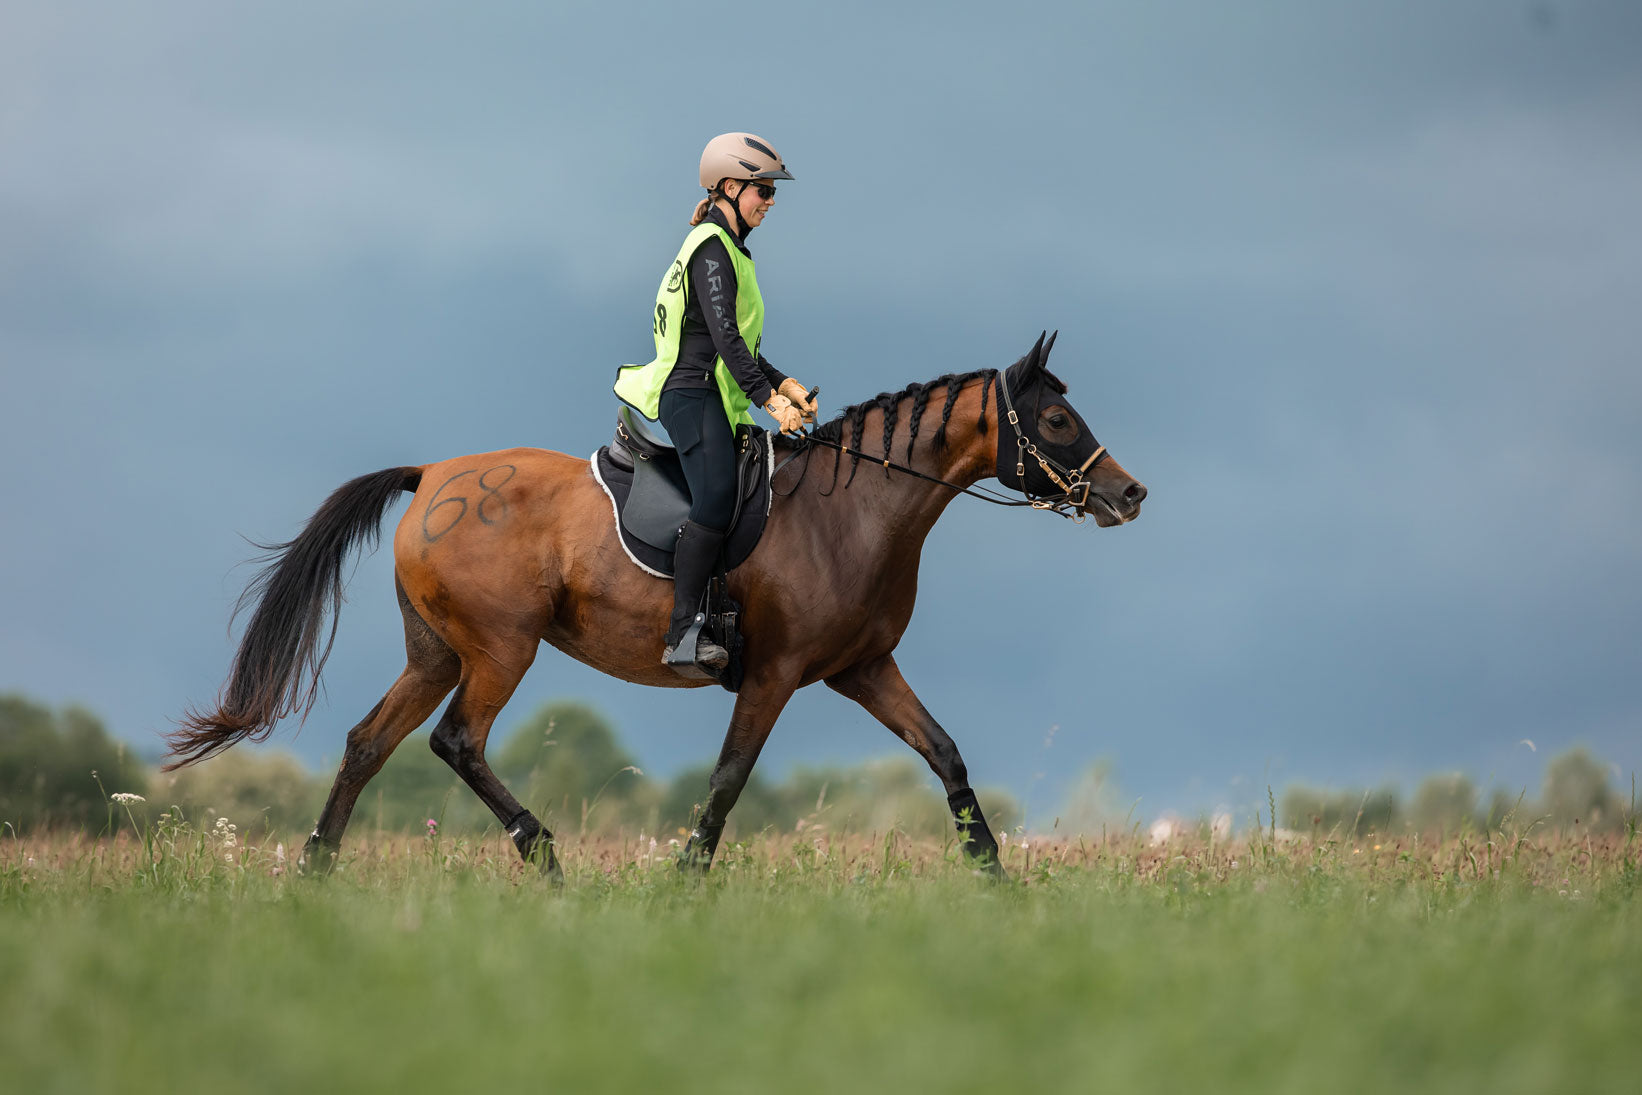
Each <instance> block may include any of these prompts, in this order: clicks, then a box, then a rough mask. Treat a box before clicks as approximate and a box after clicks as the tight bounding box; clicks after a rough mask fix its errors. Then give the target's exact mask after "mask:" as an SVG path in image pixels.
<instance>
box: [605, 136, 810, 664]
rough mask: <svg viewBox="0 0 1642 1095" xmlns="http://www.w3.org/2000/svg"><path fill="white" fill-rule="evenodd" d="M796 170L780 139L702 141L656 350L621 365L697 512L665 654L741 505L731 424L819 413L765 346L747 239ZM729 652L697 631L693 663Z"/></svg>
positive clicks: (681, 553)
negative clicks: (670, 448) (639, 361)
mask: <svg viewBox="0 0 1642 1095" xmlns="http://www.w3.org/2000/svg"><path fill="white" fill-rule="evenodd" d="M791 178H792V176H791V175H789V174H788V173H787V169H786V166H785V165H784V164H783V163H782V162H781V157H780V156H778V155H776V152H775V149H773V148H771V147H770V145H769V144H768V143H767V142H765V141H763V140H760V139H759V138H758V137H755V136H754V135H753V134H751V133H724V134H721V135H719V136H717V137H714V138H713V139H712V140H711V141H708V142H707V147H706V149H705V150H703V151H702V153H701V185H702V186H703V187H704V188H706V190H707V196H706V197H705V198H703V199H702V200H701V202H700V203H698V204H697V205H696V210H695V215H694V216H692V217H691V218H690V224H691V225H692V230H691V232H690V234H689V235H688V236H686V237H685V240H684V246H683V247H682V248H680V249H679V253H678V257H677V258H675V259H674V260H673V264H672V266H671V267H669V268H668V271H667V274H666V276H664V277H663V278H662V283H661V289H660V290H659V291H658V292H657V294H656V308H655V312H654V314H653V316H652V320H653V322H652V323H651V333H652V334H654V335H655V341H656V357H655V360H654V361H651V362H650V363H649V364H647V365H625V366H623V367H622V368H621V369H619V370H618V371H617V375H616V386H615V387H616V395H617V396H619V397H620V398H621V399H622V401H623V402H625V403H627V404H628V405H629V406H631V407H633V408H634V409H635V410H637V411H639V412H640V413H641V414H643V415H645V416H646V417H648V418H652V419H656V418H659V419H660V421H661V424H662V425H663V426H665V427H666V428H667V433H668V435H669V436H670V437H671V438H672V439H673V444H674V446H675V447H676V448H677V449H678V454H679V461H680V463H681V464H683V466H684V478H685V480H686V481H687V482H688V483H689V485H690V517H689V520H687V521H685V522H684V527H683V528H682V529H680V530H679V537H678V545H677V547H676V548H675V549H674V552H673V617H672V622H671V624H670V625H669V626H668V628H667V637H666V640H665V642H664V645H665V647H666V651H665V653H663V655H662V661H663V663H667V662H668V661H669V659H670V658H671V657H672V655H673V651H674V649H675V648H676V647H677V646H678V643H679V640H680V639H682V638H683V637H684V633H685V631H686V630H688V628H689V626H690V623H691V621H692V620H693V619H694V618H695V614H696V612H697V611H698V609H699V608H700V605H701V599H702V595H703V593H705V591H706V588H707V581H708V579H709V578H710V577H712V573H713V569H714V567H715V566H716V565H717V562H718V554H719V551H720V549H721V548H722V547H723V546H724V537H725V535H726V534H727V533H728V531H729V526H730V522H731V520H732V519H733V518H734V516H735V503H736V498H735V490H736V467H735V427H736V426H738V425H751V424H752V421H753V419H752V415H751V414H750V413H749V411H750V410H751V408H752V407H753V406H754V405H755V404H756V405H760V406H762V407H763V408H764V409H765V410H766V411H768V412H769V413H770V416H771V417H772V418H774V419H775V421H776V423H777V425H778V426H779V427H780V429H781V432H783V433H797V432H798V431H799V430H801V429H802V428H803V424H804V423H805V422H806V421H808V422H813V421H815V413H816V407H815V404H814V402H813V401H811V402H806V401H805V391H806V390H805V388H804V385H802V384H800V383H799V382H798V381H796V380H794V379H792V378H791V377H789V376H787V375H786V374H784V373H782V372H781V371H780V370H778V369H776V367H775V366H773V365H771V364H770V363H769V361H767V360H765V358H764V356H763V355H762V354H760V353H759V344H760V341H761V335H762V333H763V329H764V301H763V298H762V297H761V296H760V295H759V292H758V278H757V274H756V273H755V271H754V268H753V259H752V253H751V252H749V251H748V250H747V242H746V240H747V234H748V233H749V232H751V231H752V230H753V229H754V228H757V227H758V226H759V225H760V224H762V223H763V222H764V217H765V215H766V214H768V213H769V211H770V207H771V206H772V205H773V204H774V203H775V186H774V185H773V184H772V183H771V182H770V181H769V180H773V179H791ZM728 663H729V654H728V653H727V652H726V651H725V650H724V648H723V647H722V646H720V645H718V644H717V643H714V642H711V641H710V640H707V639H705V638H703V639H701V640H700V641H699V642H698V643H697V645H696V664H697V665H699V666H703V667H705V668H708V669H713V670H718V669H722V668H724V666H726V665H727V664H728ZM681 672H682V670H681Z"/></svg>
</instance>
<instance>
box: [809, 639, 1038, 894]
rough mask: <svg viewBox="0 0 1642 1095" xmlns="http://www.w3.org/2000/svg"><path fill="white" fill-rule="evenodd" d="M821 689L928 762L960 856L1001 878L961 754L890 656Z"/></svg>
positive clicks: (994, 841) (844, 674) (989, 833)
mask: <svg viewBox="0 0 1642 1095" xmlns="http://www.w3.org/2000/svg"><path fill="white" fill-rule="evenodd" d="M827 687H828V688H831V689H832V690H833V691H834V692H837V693H838V694H839V695H842V696H848V697H849V698H850V699H852V700H854V701H855V702H856V703H859V704H860V705H861V706H862V707H865V708H866V709H867V710H868V711H869V712H871V713H872V717H873V718H875V719H877V720H878V721H879V722H881V723H883V724H884V725H885V726H887V727H889V728H890V729H891V730H893V731H894V732H895V735H896V736H897V737H899V738H900V739H901V740H902V741H904V742H906V743H907V744H908V745H910V746H912V747H913V748H914V749H916V750H918V755H919V756H921V757H923V758H924V760H925V761H927V762H928V763H929V766H930V768H931V769H933V770H934V772H935V774H936V775H937V776H939V777H940V779H941V785H942V786H943V787H944V788H945V789H946V801H947V805H948V806H949V807H950V808H951V810H952V818H953V820H954V821H955V822H956V823H957V826H958V838H959V840H960V841H961V842H962V844H963V850H964V855H965V856H966V857H969V858H971V859H974V860H975V861H976V862H977V863H978V864H979V865H980V867H981V868H982V869H983V870H985V871H986V872H987V873H988V874H991V875H994V876H996V877H998V878H1007V877H1008V875H1007V874H1006V873H1005V871H1004V869H1003V864H1002V863H1001V862H999V859H998V840H997V838H996V837H994V836H993V835H992V830H991V829H990V828H989V827H988V826H987V824H986V818H984V817H982V816H981V804H980V803H979V802H977V801H976V800H975V792H974V791H973V790H971V789H970V786H969V770H968V769H967V768H965V767H964V758H963V757H961V756H959V755H958V747H957V746H956V745H954V744H953V743H952V739H951V738H950V737H948V736H947V732H946V731H945V730H943V729H941V724H940V723H938V722H936V721H935V719H934V717H933V716H932V715H930V713H929V711H928V710H927V709H926V708H925V707H924V705H923V704H922V703H920V702H919V701H918V697H917V696H916V695H914V694H913V691H912V688H911V687H910V686H909V685H908V684H907V682H906V681H905V679H903V678H902V676H901V669H900V667H899V666H897V665H896V664H895V658H894V657H893V656H892V655H889V654H885V655H884V656H883V657H880V658H873V659H871V660H869V661H865V662H860V663H859V664H857V665H853V666H851V667H850V668H848V669H846V670H844V671H843V672H842V673H835V674H833V675H832V676H830V677H828V678H827Z"/></svg>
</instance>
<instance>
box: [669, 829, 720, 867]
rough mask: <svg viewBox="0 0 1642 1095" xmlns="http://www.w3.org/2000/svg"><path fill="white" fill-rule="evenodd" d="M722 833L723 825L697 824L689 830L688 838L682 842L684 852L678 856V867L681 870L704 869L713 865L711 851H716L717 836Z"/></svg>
mask: <svg viewBox="0 0 1642 1095" xmlns="http://www.w3.org/2000/svg"><path fill="white" fill-rule="evenodd" d="M723 835H724V825H723V823H722V822H720V823H719V824H717V825H707V824H705V823H701V824H697V825H696V827H695V828H694V829H692V830H690V839H689V840H687V841H685V842H684V852H683V854H682V855H680V856H679V861H678V868H679V870H681V871H705V870H706V869H707V868H708V867H711V866H712V865H713V853H714V852H716V851H718V838H719V837H721V836H723Z"/></svg>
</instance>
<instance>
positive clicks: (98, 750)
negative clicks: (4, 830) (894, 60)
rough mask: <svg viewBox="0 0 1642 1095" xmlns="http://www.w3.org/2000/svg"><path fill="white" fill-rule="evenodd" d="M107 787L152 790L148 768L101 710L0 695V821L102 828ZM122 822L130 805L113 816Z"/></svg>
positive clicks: (29, 826) (105, 822)
mask: <svg viewBox="0 0 1642 1095" xmlns="http://www.w3.org/2000/svg"><path fill="white" fill-rule="evenodd" d="M99 780H101V786H99V785H98V781H99ZM105 788H106V790H107V793H108V794H116V793H125V794H137V795H146V794H147V792H148V773H147V768H146V766H144V765H143V764H141V763H139V762H138V761H137V759H136V758H135V757H133V756H131V754H130V752H129V750H127V749H126V747H125V746H124V745H123V744H122V743H119V742H116V741H114V740H113V739H112V738H110V737H109V736H108V731H107V730H106V729H104V727H103V724H102V722H101V721H100V720H99V719H98V718H97V716H95V715H93V714H92V713H91V712H89V711H87V710H86V709H85V708H83V707H76V706H73V705H70V706H68V707H64V708H62V709H61V710H58V711H53V710H51V708H49V707H45V706H43V705H41V704H38V703H35V702H34V701H32V700H30V699H28V698H27V697H25V696H22V695H19V694H17V693H14V692H11V693H5V694H3V695H0V822H10V823H11V824H12V825H13V826H15V827H16V828H17V830H18V831H27V830H30V829H42V828H47V827H57V828H78V829H87V830H90V831H92V832H98V831H101V830H102V829H103V828H105V827H106V826H107V825H108V824H109V813H110V812H109V802H108V798H107V796H106V795H105V794H104V789H105ZM124 822H125V813H124V811H123V810H121V811H117V812H116V816H115V818H114V823H115V824H116V825H119V824H123V823H124Z"/></svg>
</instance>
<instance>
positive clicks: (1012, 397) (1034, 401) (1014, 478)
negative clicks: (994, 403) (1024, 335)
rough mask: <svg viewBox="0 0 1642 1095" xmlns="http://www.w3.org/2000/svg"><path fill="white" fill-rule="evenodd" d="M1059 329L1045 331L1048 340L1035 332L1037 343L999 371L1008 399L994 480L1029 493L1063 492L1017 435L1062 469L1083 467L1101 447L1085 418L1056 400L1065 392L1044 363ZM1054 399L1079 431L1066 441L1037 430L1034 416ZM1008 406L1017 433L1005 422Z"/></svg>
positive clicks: (1001, 403) (1002, 407) (1001, 407)
mask: <svg viewBox="0 0 1642 1095" xmlns="http://www.w3.org/2000/svg"><path fill="white" fill-rule="evenodd" d="M1059 333H1060V332H1059V331H1057V332H1055V334H1054V335H1048V336H1047V338H1048V341H1047V343H1045V336H1044V335H1039V336H1038V341H1037V345H1035V346H1033V347H1032V350H1031V352H1030V353H1028V354H1027V355H1026V356H1025V357H1023V358H1021V359H1020V360H1019V361H1017V362H1015V364H1013V365H1011V366H1010V367H1009V368H1007V369H1005V370H1004V371H1003V372H1001V373H999V374H998V382H999V383H1000V384H1003V385H1007V398H1001V399H999V400H998V466H997V473H998V481H999V482H1000V483H1002V484H1003V485H1004V486H1006V487H1012V488H1014V489H1015V490H1018V491H1020V492H1022V493H1023V494H1027V495H1058V494H1060V493H1062V490H1061V487H1060V486H1059V485H1057V484H1056V483H1055V481H1054V480H1053V479H1051V478H1049V475H1048V474H1047V473H1046V472H1045V471H1044V470H1043V467H1042V466H1041V465H1040V464H1039V463H1038V462H1037V460H1036V459H1035V458H1034V457H1033V456H1032V455H1031V454H1030V453H1029V452H1027V450H1026V449H1025V448H1024V447H1022V445H1021V444H1020V440H1019V437H1020V436H1024V437H1025V439H1026V440H1027V441H1028V442H1029V443H1031V444H1033V445H1036V446H1037V448H1038V451H1039V452H1041V453H1042V454H1043V455H1045V456H1047V457H1048V458H1049V459H1050V460H1052V461H1054V462H1055V463H1058V464H1060V465H1061V466H1062V467H1063V468H1076V467H1079V466H1081V465H1082V464H1083V462H1084V461H1085V460H1087V459H1088V458H1089V455H1090V454H1091V453H1093V452H1094V451H1095V450H1096V449H1098V448H1099V447H1100V443H1099V442H1098V441H1096V440H1095V435H1094V434H1093V433H1092V432H1091V431H1090V429H1089V424H1088V423H1086V422H1085V421H1084V420H1083V416H1082V415H1080V414H1079V413H1078V412H1077V410H1076V409H1075V408H1073V407H1072V406H1071V405H1070V404H1068V403H1066V402H1065V401H1063V400H1060V399H1059V398H1057V397H1060V396H1064V395H1065V394H1066V384H1065V383H1064V382H1063V381H1062V380H1061V379H1060V377H1058V376H1056V375H1055V374H1054V373H1052V372H1050V371H1049V370H1048V369H1047V368H1045V367H1044V366H1045V363H1046V362H1047V361H1048V360H1049V351H1050V350H1051V349H1053V348H1054V345H1055V337H1056V335H1058V334H1059ZM1057 402H1058V403H1060V405H1061V406H1062V407H1064V408H1065V409H1066V413H1067V414H1069V415H1071V416H1072V418H1073V419H1074V420H1076V422H1077V424H1078V435H1077V437H1076V438H1075V439H1074V440H1073V441H1072V443H1071V444H1069V445H1058V444H1055V443H1054V442H1052V441H1045V440H1044V439H1043V437H1042V436H1041V435H1040V434H1039V432H1038V414H1039V413H1040V412H1041V411H1042V410H1043V408H1044V406H1045V405H1046V404H1049V403H1057ZM1011 406H1013V407H1014V410H1015V414H1016V418H1017V420H1018V421H1019V423H1020V435H1017V434H1016V432H1015V427H1014V426H1012V425H1010V423H1009V409H1010V407H1011Z"/></svg>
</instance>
